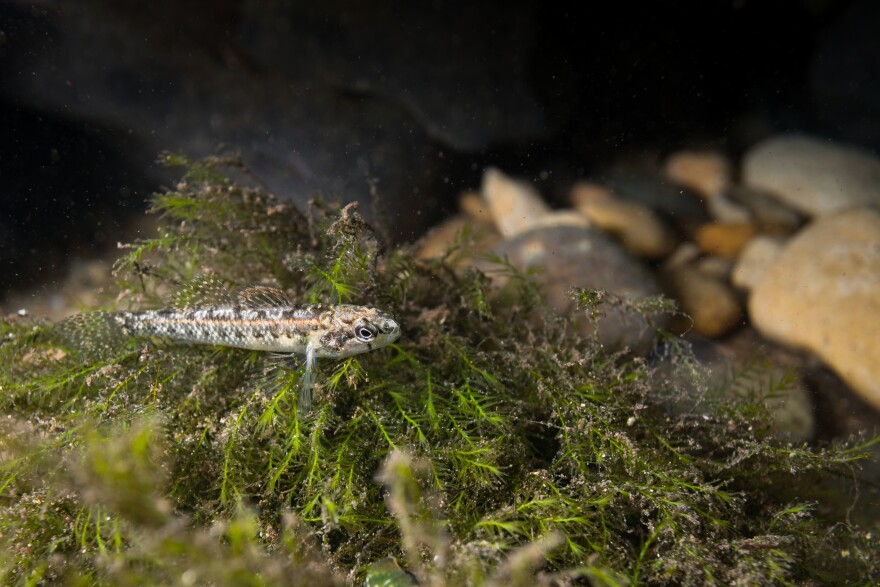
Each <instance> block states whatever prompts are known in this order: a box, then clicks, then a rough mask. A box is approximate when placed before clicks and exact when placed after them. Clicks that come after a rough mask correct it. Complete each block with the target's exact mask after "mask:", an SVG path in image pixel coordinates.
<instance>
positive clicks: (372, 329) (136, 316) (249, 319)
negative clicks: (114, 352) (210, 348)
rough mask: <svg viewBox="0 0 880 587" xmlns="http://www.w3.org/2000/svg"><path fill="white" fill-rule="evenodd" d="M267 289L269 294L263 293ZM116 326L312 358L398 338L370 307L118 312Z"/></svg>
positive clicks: (144, 333)
mask: <svg viewBox="0 0 880 587" xmlns="http://www.w3.org/2000/svg"><path fill="white" fill-rule="evenodd" d="M261 289H268V288H261ZM115 320H116V322H117V324H118V325H119V326H120V327H121V328H122V329H123V331H124V332H125V333H126V334H127V335H130V336H156V337H162V338H167V339H169V340H174V341H177V342H183V343H193V344H213V345H222V346H230V347H236V348H243V349H251V350H257V351H274V352H278V353H296V354H302V355H306V354H309V353H310V352H311V353H314V357H315V358H344V357H349V356H352V355H357V354H360V353H365V352H368V351H372V350H374V349H378V348H382V347H384V346H386V345H388V344H390V343H392V342H394V341H395V340H396V339H397V338H398V337H399V336H400V328H399V327H398V325H397V322H395V321H394V320H393V319H392V318H391V317H390V316H388V315H387V314H385V313H384V312H382V311H381V310H377V309H376V308H370V307H367V306H353V305H326V304H306V305H300V306H295V305H279V306H268V305H267V306H262V307H248V306H243V305H241V304H238V305H234V306H225V307H224V306H221V307H205V308H195V309H189V310H186V309H185V310H176V309H168V310H151V311H146V312H120V313H118V314H116V315H115Z"/></svg>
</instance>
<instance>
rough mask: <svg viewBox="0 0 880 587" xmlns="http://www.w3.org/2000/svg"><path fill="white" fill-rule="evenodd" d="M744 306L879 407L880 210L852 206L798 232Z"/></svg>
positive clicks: (774, 334) (772, 333) (770, 332)
mask: <svg viewBox="0 0 880 587" xmlns="http://www.w3.org/2000/svg"><path fill="white" fill-rule="evenodd" d="M749 312H750V315H751V319H752V322H753V324H754V325H755V326H756V327H757V328H758V329H759V330H760V331H761V332H762V333H763V334H764V335H765V336H767V337H769V338H772V339H775V340H777V341H780V342H783V343H785V344H788V345H791V346H796V347H801V348H805V349H807V350H809V351H811V352H813V353H815V354H816V355H817V356H819V357H820V358H821V359H822V360H824V361H825V362H826V363H827V364H828V365H829V366H830V367H831V368H832V369H834V370H835V371H836V372H837V373H838V374H839V375H840V376H841V378H842V379H844V380H845V381H846V382H847V383H848V384H849V385H850V386H852V387H853V389H854V390H855V391H856V392H857V393H859V394H860V395H861V396H862V397H864V398H865V400H866V401H868V402H870V403H871V404H873V405H874V406H875V407H877V408H880V336H878V333H880V213H878V212H876V211H874V210H871V209H853V210H849V211H846V212H841V213H838V214H835V215H832V216H828V217H824V218H821V219H819V220H817V221H815V222H814V223H813V224H812V225H810V226H808V227H807V228H805V229H804V230H802V231H801V232H800V233H798V235H797V236H795V237H794V238H792V239H791V240H790V241H789V243H788V245H787V246H786V247H785V248H784V249H783V250H782V251H781V252H780V254H779V256H778V257H777V259H776V261H775V262H774V263H773V264H772V266H770V267H769V268H767V269H766V271H764V274H763V275H762V277H761V278H760V281H758V283H757V284H756V285H755V287H754V289H753V290H752V295H751V297H750V300H749Z"/></svg>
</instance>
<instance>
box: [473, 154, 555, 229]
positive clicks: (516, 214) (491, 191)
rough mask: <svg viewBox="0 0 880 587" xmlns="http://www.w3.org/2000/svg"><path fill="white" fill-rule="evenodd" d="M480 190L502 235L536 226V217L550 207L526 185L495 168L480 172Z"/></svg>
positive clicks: (546, 211) (537, 219)
mask: <svg viewBox="0 0 880 587" xmlns="http://www.w3.org/2000/svg"><path fill="white" fill-rule="evenodd" d="M481 193H482V195H483V199H485V201H486V203H487V204H488V205H489V211H490V212H491V213H492V219H493V220H494V222H495V226H496V228H497V229H498V232H500V233H501V235H502V236H503V237H504V238H512V237H514V236H516V235H518V234H521V233H523V232H527V231H529V230H531V229H533V228H535V227H537V226H538V223H539V220H540V218H541V217H542V216H544V215H545V214H547V213H548V212H550V207H549V206H548V205H547V204H546V203H545V202H544V200H542V199H541V196H539V195H538V192H536V191H535V189H534V188H533V187H532V186H531V185H530V184H528V183H526V182H523V181H519V180H515V179H512V178H510V177H508V176H507V175H505V174H504V173H502V172H501V171H499V170H498V169H495V168H489V169H487V170H486V172H485V173H484V174H483V186H482V189H481Z"/></svg>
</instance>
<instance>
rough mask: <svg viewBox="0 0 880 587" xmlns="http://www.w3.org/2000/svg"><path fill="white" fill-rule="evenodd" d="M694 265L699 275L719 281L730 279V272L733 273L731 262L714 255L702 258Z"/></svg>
mask: <svg viewBox="0 0 880 587" xmlns="http://www.w3.org/2000/svg"><path fill="white" fill-rule="evenodd" d="M695 265H696V267H697V269H699V270H700V272H701V273H704V274H706V275H709V276H711V277H715V278H717V279H721V280H722V281H727V280H728V278H729V277H730V272H731V271H733V261H732V260H730V259H728V258H726V257H716V256H714V255H709V256H706V257H702V258H701V259H699V260H698V261H697V262H696V264H695Z"/></svg>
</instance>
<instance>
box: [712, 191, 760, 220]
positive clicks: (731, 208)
mask: <svg viewBox="0 0 880 587" xmlns="http://www.w3.org/2000/svg"><path fill="white" fill-rule="evenodd" d="M706 210H707V211H708V212H709V216H711V217H712V218H713V219H715V220H717V221H718V222H725V223H728V224H745V223H747V222H751V220H752V213H751V212H750V211H749V209H748V208H746V207H745V206H743V205H742V204H740V203H738V202H734V201H733V200H731V199H730V198H728V197H727V196H726V195H724V194H716V195H714V196H711V197H707V198H706Z"/></svg>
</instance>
